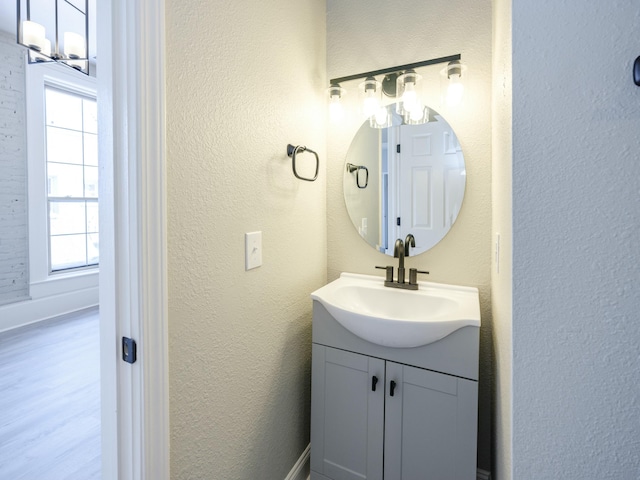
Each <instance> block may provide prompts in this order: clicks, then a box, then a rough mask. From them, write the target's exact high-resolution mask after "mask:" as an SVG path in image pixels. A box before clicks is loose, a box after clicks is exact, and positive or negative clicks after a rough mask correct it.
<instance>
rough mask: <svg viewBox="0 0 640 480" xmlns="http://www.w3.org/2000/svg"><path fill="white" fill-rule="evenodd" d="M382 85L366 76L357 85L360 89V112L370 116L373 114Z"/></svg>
mask: <svg viewBox="0 0 640 480" xmlns="http://www.w3.org/2000/svg"><path fill="white" fill-rule="evenodd" d="M381 87H382V85H381V84H380V82H378V81H377V80H376V79H375V78H373V77H367V78H366V79H365V81H364V82H362V83H361V84H360V85H358V90H359V91H360V102H362V114H363V115H364V116H365V117H367V118H370V117H371V116H372V115H375V113H376V111H377V110H378V108H380V104H381V102H382V99H381Z"/></svg>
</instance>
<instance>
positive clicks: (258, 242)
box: [244, 232, 262, 270]
mask: <svg viewBox="0 0 640 480" xmlns="http://www.w3.org/2000/svg"><path fill="white" fill-rule="evenodd" d="M260 265H262V232H249V233H245V234H244V266H245V270H251V269H252V268H257V267H259V266H260Z"/></svg>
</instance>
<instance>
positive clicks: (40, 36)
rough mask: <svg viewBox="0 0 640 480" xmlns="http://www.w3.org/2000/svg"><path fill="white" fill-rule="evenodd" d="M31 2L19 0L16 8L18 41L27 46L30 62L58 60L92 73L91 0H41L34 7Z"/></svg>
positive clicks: (29, 0) (83, 71)
mask: <svg viewBox="0 0 640 480" xmlns="http://www.w3.org/2000/svg"><path fill="white" fill-rule="evenodd" d="M31 3H32V2H31V0H17V10H16V12H17V14H16V21H17V29H16V31H17V42H18V44H19V45H22V46H24V47H27V48H28V50H29V52H28V60H29V63H44V62H58V63H62V64H64V65H67V66H69V67H72V68H73V69H75V70H78V71H80V72H82V73H84V74H86V75H89V55H88V51H87V50H88V45H89V42H88V39H89V0H46V1H39V2H37V3H36V2H34V4H35V5H34V6H37V9H35V10H34V9H33V8H31ZM35 20H38V21H37V22H36V21H35ZM38 22H42V23H38ZM47 35H49V37H48V38H47Z"/></svg>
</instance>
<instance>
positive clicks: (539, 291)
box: [499, 0, 640, 480]
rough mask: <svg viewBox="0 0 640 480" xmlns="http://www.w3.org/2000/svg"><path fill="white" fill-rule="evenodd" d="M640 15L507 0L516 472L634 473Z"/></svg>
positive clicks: (632, 6)
mask: <svg viewBox="0 0 640 480" xmlns="http://www.w3.org/2000/svg"><path fill="white" fill-rule="evenodd" d="M639 21H640V4H638V2H637V0H616V1H612V2H606V3H601V2H590V5H589V8H575V5H573V4H572V2H557V1H554V0H541V1H538V2H535V4H534V3H533V2H514V3H513V52H514V53H513V354H514V360H513V466H514V469H513V473H514V478H516V479H518V480H520V479H527V478H562V479H567V480H569V479H576V480H577V479H585V478H610V479H637V478H640V456H639V455H638V452H639V451H640V440H639V438H640V437H639V432H640V415H639V414H638V412H640V393H639V392H640V390H639V389H638V385H639V384H640V368H639V366H640V365H639V362H640V328H639V327H640V323H639V322H638V318H639V317H638V312H639V311H640V296H639V295H638V278H639V277H640V275H639V268H638V253H639V249H638V238H640V209H639V208H638V205H640V188H639V187H638V179H640V162H639V161H638V159H639V158H640V135H638V132H639V131H640V88H638V87H636V86H635V85H634V84H633V82H632V80H631V79H632V76H631V66H632V64H633V60H634V59H635V58H636V57H637V56H638V54H640V50H639V49H638V42H637V33H638V22H639ZM632 33H633V34H632ZM505 478H506V477H505ZM499 480H501V479H499Z"/></svg>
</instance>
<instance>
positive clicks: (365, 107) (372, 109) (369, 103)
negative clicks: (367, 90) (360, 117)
mask: <svg viewBox="0 0 640 480" xmlns="http://www.w3.org/2000/svg"><path fill="white" fill-rule="evenodd" d="M379 108H380V101H379V100H378V98H377V97H376V96H375V92H373V94H372V95H370V96H366V97H365V98H364V100H363V102H362V111H363V113H364V116H365V117H370V116H371V115H375V114H376V112H377V111H378V109H379Z"/></svg>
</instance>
